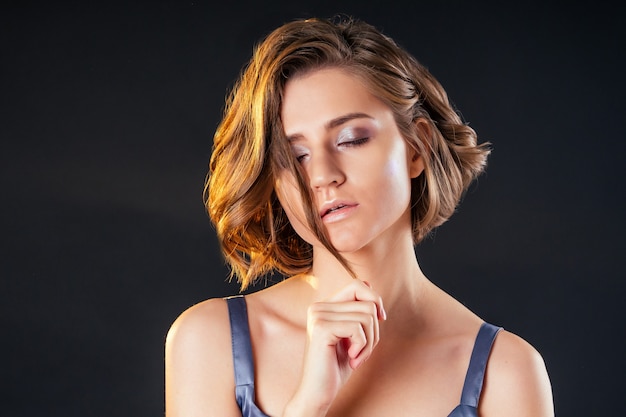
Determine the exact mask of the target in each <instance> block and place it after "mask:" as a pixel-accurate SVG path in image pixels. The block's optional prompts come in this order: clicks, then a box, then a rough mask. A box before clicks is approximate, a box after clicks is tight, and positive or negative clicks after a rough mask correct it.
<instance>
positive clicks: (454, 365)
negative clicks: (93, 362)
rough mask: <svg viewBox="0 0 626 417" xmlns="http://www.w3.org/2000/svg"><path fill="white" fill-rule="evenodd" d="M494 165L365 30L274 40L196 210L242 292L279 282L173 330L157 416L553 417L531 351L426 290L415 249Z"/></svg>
mask: <svg viewBox="0 0 626 417" xmlns="http://www.w3.org/2000/svg"><path fill="white" fill-rule="evenodd" d="M488 153H489V149H488V147H487V145H486V144H482V145H478V144H477V139H476V134H475V132H474V131H473V129H471V128H470V127H469V126H467V125H466V124H464V123H463V122H462V121H461V119H460V118H459V116H458V115H457V113H456V112H455V111H454V109H453V108H452V106H451V105H450V103H449V102H448V99H447V96H446V93H445V91H444V90H443V88H442V87H441V86H440V85H439V83H438V82H437V81H436V80H435V79H434V78H433V77H432V75H431V74H429V72H428V71H427V70H426V69H425V68H424V67H423V66H421V65H420V64H419V63H418V62H417V61H416V60H415V59H414V58H413V57H412V56H410V55H409V54H408V53H407V52H405V51H404V50H403V49H402V48H400V47H398V46H397V45H396V44H395V43H394V42H393V41H392V40H391V39H389V38H388V37H386V36H385V35H383V34H381V33H380V32H379V31H377V30H376V29H375V28H373V27H372V26H370V25H368V24H366V23H364V22H359V21H355V20H347V21H339V22H332V21H325V20H317V19H310V20H304V21H294V22H290V23H287V24H285V25H284V26H282V27H280V28H278V29H276V30H275V31H274V32H273V33H271V34H270V35H269V36H268V37H267V38H266V39H265V40H264V42H263V43H261V44H260V45H259V46H258V47H257V48H256V50H255V53H254V56H253V58H252V60H251V62H250V63H249V65H248V66H247V68H246V69H245V71H244V73H243V74H242V76H241V79H240V80H239V82H238V84H237V85H236V87H235V88H234V90H233V92H232V94H231V97H230V100H229V101H228V103H227V107H226V111H225V115H224V118H223V121H222V123H221V124H220V126H219V127H218V129H217V132H216V134H215V138H214V149H213V155H212V159H211V163H210V175H209V179H208V182H207V200H206V205H207V210H208V212H209V214H210V216H211V219H212V221H213V223H214V225H215V227H216V230H217V234H218V237H219V239H220V242H221V245H222V250H223V253H224V255H225V257H226V259H227V261H228V262H229V264H230V265H231V267H232V270H233V274H234V275H235V276H236V277H237V278H238V279H239V281H240V283H241V287H242V290H243V289H245V288H246V287H247V286H248V285H249V284H250V283H251V282H253V281H254V280H255V279H256V278H259V277H261V276H263V275H265V274H266V273H269V272H271V271H278V272H280V273H281V274H283V275H285V276H288V277H289V278H287V279H285V280H283V281H282V282H280V283H278V284H276V285H273V286H271V287H269V288H266V289H264V290H261V291H258V292H255V293H253V294H251V295H247V296H245V298H244V297H241V296H239V297H231V298H228V299H210V300H207V301H205V302H202V303H199V304H197V305H195V306H193V307H191V308H190V309H188V310H187V311H185V312H184V313H183V314H182V315H181V316H180V317H179V318H178V319H177V320H176V322H175V323H174V324H173V326H172V328H171V330H170V332H169V334H168V338H167V343H166V414H167V416H168V417H175V416H223V417H228V416H265V415H268V416H342V417H347V416H359V417H366V416H417V415H419V416H448V415H450V416H476V415H480V416H483V417H489V416H503V415H506V416H509V417H514V416H535V417H541V416H552V415H553V405H552V396H551V388H550V382H549V379H548V376H547V373H546V369H545V366H544V364H543V360H542V358H541V356H540V355H539V354H538V353H537V352H536V350H535V349H533V347H531V346H530V345H529V344H528V343H526V342H525V341H524V340H522V339H521V338H519V337H518V336H516V335H513V334H511V333H509V332H507V331H504V330H501V329H500V328H497V327H495V326H492V325H489V324H486V323H484V322H483V320H482V319H480V318H479V317H478V316H476V315H475V314H474V313H472V312H471V311H469V310H468V309H467V308H466V307H464V306H463V305H462V304H461V303H459V302H458V301H456V300H454V299H453V298H452V297H451V296H449V295H448V294H446V293H445V292H443V291H442V290H441V289H439V288H438V287H437V286H435V285H434V284H433V283H432V282H431V281H429V280H428V279H427V278H426V276H424V274H423V273H422V271H421V270H420V267H419V264H418V261H417V259H416V256H415V252H414V245H415V244H417V243H419V242H420V241H421V240H422V239H423V238H424V237H425V236H426V235H427V234H428V233H429V232H430V231H432V230H433V228H435V227H437V226H439V225H441V224H442V223H443V222H445V221H446V220H447V219H448V218H449V217H450V216H451V214H452V213H453V212H454V210H455V208H456V206H457V204H458V202H459V200H460V198H461V196H462V194H463V192H464V191H465V190H466V189H467V187H468V185H469V184H470V182H471V181H472V180H473V179H474V178H475V177H476V176H477V175H479V174H480V173H481V172H482V170H483V168H484V166H485V162H486V158H487V155H488ZM487 360H488V361H487Z"/></svg>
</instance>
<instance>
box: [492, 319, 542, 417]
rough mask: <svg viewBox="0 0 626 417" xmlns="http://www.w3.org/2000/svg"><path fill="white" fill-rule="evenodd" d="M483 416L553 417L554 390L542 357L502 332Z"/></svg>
mask: <svg viewBox="0 0 626 417" xmlns="http://www.w3.org/2000/svg"><path fill="white" fill-rule="evenodd" d="M480 415H481V416H483V417H490V416H502V415H507V416H511V417H515V416H520V417H521V416H536V417H552V416H554V405H553V400H552V388H551V385H550V379H549V377H548V372H547V371H546V366H545V363H544V361H543V358H542V356H541V355H540V354H539V352H538V351H537V350H536V349H535V348H534V347H533V346H531V345H530V344H529V343H528V342H527V341H525V340H524V339H522V338H521V337H519V336H517V335H515V334H513V333H511V332H508V331H504V330H503V331H501V332H500V333H499V334H498V336H497V337H496V340H495V342H494V344H493V349H492V351H491V356H490V358H489V362H488V365H487V371H486V374H485V382H484V388H483V393H482V397H481V401H480Z"/></svg>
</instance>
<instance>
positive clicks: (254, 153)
mask: <svg viewBox="0 0 626 417" xmlns="http://www.w3.org/2000/svg"><path fill="white" fill-rule="evenodd" d="M323 67H336V68H341V69H343V70H345V71H348V72H350V73H351V74H354V75H355V76H358V77H360V78H361V80H362V81H363V82H364V84H365V85H366V86H367V88H368V89H369V91H370V92H371V93H372V94H373V95H374V96H376V97H377V98H378V99H380V100H381V101H382V102H384V103H385V104H386V105H388V106H389V107H390V108H391V109H392V111H393V113H394V117H395V120H396V123H397V125H398V128H399V130H400V132H401V133H402V135H403V137H404V138H405V139H406V141H407V143H408V144H409V145H410V146H411V147H413V148H414V149H416V150H417V151H418V152H419V154H420V155H421V156H422V157H423V158H424V164H425V169H424V173H423V174H422V175H420V176H419V177H418V178H416V179H414V180H413V183H412V195H411V207H412V211H411V212H412V216H411V217H412V227H413V240H414V242H415V243H418V242H420V241H421V240H423V239H424V237H425V236H427V235H428V233H429V232H430V231H432V229H433V228H435V227H437V226H439V225H441V224H442V223H444V222H445V221H446V220H447V219H448V218H449V217H450V216H451V215H452V214H453V213H454V211H455V209H456V207H457V205H458V203H459V201H460V199H461V197H462V195H463V193H464V192H465V190H467V187H468V186H469V184H470V183H471V182H472V180H474V179H475V178H476V176H478V175H479V174H480V173H481V172H482V171H483V169H484V167H485V164H486V159H487V156H488V154H489V148H488V144H481V145H478V144H477V137H476V133H475V132H474V130H473V129H472V128H470V127H469V126H468V125H467V124H465V123H464V122H463V121H462V120H461V118H460V116H459V115H458V114H457V112H456V111H455V109H454V108H453V107H452V105H451V104H450V102H449V100H448V97H447V94H446V92H445V90H444V89H443V88H442V86H441V85H440V84H439V82H438V81H437V80H436V79H435V78H434V77H433V76H432V75H431V74H430V73H429V72H428V70H427V69H426V68H425V67H423V66H422V65H421V64H420V63H418V61H417V60H415V58H413V57H412V56H411V55H410V54H408V53H407V52H406V51H405V50H404V49H402V48H400V47H399V46H398V45H396V44H395V43H394V42H393V40H391V39H390V38H388V37H387V36H385V35H383V34H382V33H381V32H379V31H378V30H377V29H375V28H374V27H372V26H371V25H369V24H367V23H364V22H360V21H356V20H351V19H347V20H341V21H337V22H333V21H326V20H318V19H309V20H298V21H294V22H290V23H287V24H285V25H283V26H281V27H279V28H278V29H276V30H275V31H273V32H272V33H270V34H269V35H268V36H267V38H266V39H265V40H264V41H263V42H262V43H261V44H260V45H258V46H257V47H256V49H255V52H254V54H253V57H252V59H251V60H250V62H249V63H248V65H247V66H246V68H245V70H244V72H243V74H242V76H241V78H240V79H239V80H238V81H237V83H236V84H235V87H234V88H233V90H232V92H231V94H230V96H229V99H228V100H227V102H226V108H225V112H224V117H223V119H222V122H221V123H220V125H219V127H218V128H217V131H216V133H215V137H214V140H213V154H212V156H211V161H210V164H209V174H208V178H207V182H206V185H205V204H206V208H207V211H208V213H209V216H210V218H211V220H212V222H213V224H214V225H215V228H216V231H217V236H218V239H219V241H220V244H221V249H222V251H223V254H224V256H225V258H226V261H227V262H228V263H229V264H230V266H231V270H232V273H233V275H234V276H236V277H237V279H238V280H239V282H240V284H241V288H242V290H243V289H245V288H246V287H247V286H248V285H249V284H251V283H252V282H253V281H254V280H255V279H257V278H259V277H261V276H263V275H265V274H266V273H268V272H270V271H273V270H277V271H278V272H280V273H282V274H284V275H292V274H297V273H302V272H306V271H307V270H308V269H310V267H311V263H312V248H311V246H310V245H309V244H308V243H307V242H305V241H304V240H302V239H301V238H300V237H299V236H298V235H297V234H296V232H295V231H294V230H293V228H292V227H291V225H290V224H289V221H288V220H287V216H286V214H285V212H284V211H283V209H282V207H281V206H280V203H279V202H278V199H277V197H276V194H275V192H274V185H275V181H276V178H277V174H278V172H279V170H282V169H289V170H290V171H291V172H292V173H293V175H294V177H295V178H296V179H297V181H298V184H299V186H300V191H301V195H302V198H303V201H304V207H305V210H306V213H307V221H308V223H309V226H310V227H311V229H312V230H313V231H314V232H315V234H316V235H317V237H318V239H319V240H320V242H322V244H324V245H325V246H326V247H327V248H328V249H329V250H330V251H331V253H333V254H334V255H335V256H336V257H337V259H339V260H340V262H342V263H343V264H344V266H345V267H346V268H347V269H348V270H350V268H349V265H348V264H347V263H346V261H345V260H344V259H343V258H342V257H341V255H340V254H339V253H337V251H336V250H335V249H334V248H333V247H332V245H331V244H330V241H329V239H328V237H327V235H326V232H325V230H324V227H323V226H322V223H321V220H320V219H319V215H318V213H317V210H316V209H315V207H314V206H313V204H312V201H313V199H312V195H311V190H310V189H309V186H308V183H307V181H306V180H305V177H304V174H303V173H302V172H301V171H300V168H299V165H298V164H297V163H295V160H294V157H293V155H292V152H291V150H290V148H289V146H288V143H287V141H286V139H285V134H284V130H283V127H282V123H281V120H280V110H281V105H282V95H283V90H284V86H285V83H286V81H287V80H288V79H289V78H290V77H293V76H295V75H296V74H302V73H304V72H307V71H311V70H315V69H319V68H323ZM420 118H421V119H424V120H425V121H426V122H427V125H428V127H429V128H428V129H421V130H420V129H418V127H417V126H418V124H417V123H416V120H418V119H420Z"/></svg>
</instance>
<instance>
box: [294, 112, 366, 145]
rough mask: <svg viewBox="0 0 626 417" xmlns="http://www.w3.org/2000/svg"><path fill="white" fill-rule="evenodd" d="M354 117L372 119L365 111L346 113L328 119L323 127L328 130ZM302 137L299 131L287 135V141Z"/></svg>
mask: <svg viewBox="0 0 626 417" xmlns="http://www.w3.org/2000/svg"><path fill="white" fill-rule="evenodd" d="M354 119H373V117H372V116H370V115H369V114H367V113H348V114H344V115H343V116H339V117H336V118H334V119H332V120H330V121H329V122H327V123H326V124H325V125H324V128H325V129H326V130H330V129H333V128H335V127H338V126H341V125H342V124H345V123H347V122H349V121H350V120H354ZM302 137H303V135H302V134H301V133H295V134H293V135H289V136H287V141H288V142H292V141H294V140H296V139H300V138H302Z"/></svg>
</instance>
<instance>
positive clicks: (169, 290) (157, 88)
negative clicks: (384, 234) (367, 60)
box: [0, 1, 626, 417]
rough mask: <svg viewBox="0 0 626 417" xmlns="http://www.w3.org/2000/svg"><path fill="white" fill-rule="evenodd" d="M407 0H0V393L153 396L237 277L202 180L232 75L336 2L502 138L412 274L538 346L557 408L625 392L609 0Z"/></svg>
mask: <svg viewBox="0 0 626 417" xmlns="http://www.w3.org/2000/svg"><path fill="white" fill-rule="evenodd" d="M404 3H405V2H397V3H396V2H392V1H370V2H367V1H354V2H348V1H344V2H341V1H340V2H337V1H319V2H316V3H315V5H313V4H307V3H305V2H297V1H292V2H277V1H275V2H242V1H228V2H225V3H224V4H217V3H216V4H214V5H210V4H208V2H189V1H185V2H183V1H181V2H173V1H172V2H162V1H161V2H159V1H155V2H150V3H148V2H146V3H130V2H129V3H119V4H116V3H111V2H106V3H105V2H103V3H96V2H88V1H84V2H76V3H68V2H48V3H46V4H34V3H30V4H29V3H24V2H15V3H14V4H13V5H4V6H2V9H1V13H0V24H1V26H0V27H1V29H0V31H1V32H0V34H1V39H0V42H1V43H0V47H1V51H2V66H1V71H2V78H1V80H2V81H1V82H2V85H1V88H2V90H1V93H0V102H1V103H2V107H1V114H2V123H1V125H0V135H1V136H0V137H1V138H2V148H1V150H0V169H1V172H2V177H1V186H2V188H1V193H2V216H1V219H2V220H1V223H0V227H1V229H0V230H1V236H2V239H1V245H2V246H1V247H0V250H1V252H0V253H1V259H2V262H1V266H0V274H1V281H0V297H1V300H0V301H1V305H0V325H1V330H2V336H1V343H0V358H1V359H2V366H1V367H0V381H1V387H0V388H1V389H0V399H1V401H0V404H2V405H1V406H0V407H1V410H2V411H1V412H0V413H1V414H2V415H6V416H16V417H17V416H65V417H69V416H81V417H84V416H154V415H162V413H163V344H164V339H165V335H166V333H167V330H168V327H169V325H170V324H171V322H172V321H173V320H174V319H175V318H176V316H177V315H178V314H180V313H181V312H182V311H183V310H184V309H186V308H187V307H189V306H191V305H192V304H194V303H197V302H199V301H201V300H203V299H206V298H209V297H219V296H225V295H228V294H233V293H236V292H237V291H238V289H237V286H236V284H235V283H228V281H227V277H228V270H227V269H226V268H225V266H224V264H223V261H222V259H221V257H220V254H219V253H218V250H217V249H216V240H215V236H214V232H213V229H212V227H211V225H210V223H209V221H208V218H207V216H206V215H205V213H204V211H203V205H202V199H201V194H202V187H203V181H204V176H205V174H206V164H207V161H208V158H209V155H210V146H211V137H212V134H213V131H214V129H215V127H216V125H217V123H218V121H219V117H220V115H221V110H222V106H223V99H224V97H225V95H226V92H227V90H228V88H229V87H230V86H231V85H232V83H233V81H234V79H235V78H236V76H237V74H238V73H239V71H240V68H241V67H242V65H243V64H244V63H245V62H246V61H247V59H248V58H249V56H250V54H251V51H252V46H253V44H254V43H255V42H256V41H258V40H259V39H260V38H261V37H262V36H263V35H265V34H266V33H267V32H268V31H269V30H271V29H273V28H274V27H276V26H278V25H280V24H282V23H284V22H286V21H289V20H291V19H293V18H297V17H311V16H321V17H327V16H331V15H333V14H335V13H346V14H351V15H354V16H356V17H359V18H362V19H364V20H366V21H369V22H370V23H373V24H374V25H376V26H378V27H379V28H381V29H382V30H383V31H384V32H386V33H387V34H389V35H391V36H392V37H393V38H394V39H396V40H397V41H398V43H400V44H401V45H403V46H405V47H406V48H407V49H408V50H410V51H411V52H412V53H413V54H414V55H415V56H416V57H417V58H418V59H419V60H420V61H422V62H423V63H424V64H425V65H426V66H427V67H428V68H429V69H430V70H431V72H433V74H434V75H435V76H436V77H438V79H439V80H440V81H441V82H442V84H443V85H444V86H445V87H446V88H447V90H448V93H449V95H450V98H451V99H452V101H453V102H454V103H455V104H456V105H457V107H458V108H459V109H460V110H461V112H462V114H463V116H464V118H465V120H466V121H468V122H469V123H470V125H471V126H472V127H474V128H475V129H476V130H477V131H478V133H479V136H480V138H481V139H482V140H488V141H490V142H492V143H493V149H494V150H493V154H492V156H491V157H490V161H489V167H488V169H487V173H486V174H485V175H483V176H482V177H481V178H480V180H479V181H478V182H477V183H476V184H475V185H473V186H472V187H471V190H470V191H469V193H468V194H467V195H466V197H465V199H464V201H463V202H462V204H461V205H460V207H459V210H458V212H457V213H456V214H455V215H454V216H453V218H452V219H451V220H450V221H449V222H448V223H447V224H445V225H444V226H442V227H441V228H440V229H439V230H438V231H437V233H436V234H435V235H434V236H433V238H431V239H429V240H428V241H426V242H425V243H423V244H422V245H420V246H419V247H418V249H417V252H418V255H419V258H420V261H421V264H422V267H423V269H424V270H425V272H426V274H427V275H428V276H429V277H430V278H431V279H432V280H433V281H434V282H436V283H437V284H439V285H440V286H441V287H443V288H444V289H446V290H447V291H448V292H450V293H451V294H453V295H454V296H456V297H457V298H458V299H459V300H461V301H462V302H463V303H465V304H466V305H468V306H469V307H470V308H472V309H473V310H474V311H476V312H477V313H478V314H479V315H481V316H482V317H483V318H485V319H486V320H488V321H491V322H493V323H495V324H499V325H502V326H504V327H505V328H507V329H509V330H511V331H513V332H516V333H518V334H520V335H522V336H523V337H524V338H526V339H527V340H528V341H529V342H531V343H532V344H533V345H534V346H535V347H536V348H537V349H538V350H539V351H540V352H541V353H542V354H543V356H544V358H545V361H546V364H547V367H548V370H549V373H550V375H551V379H552V383H553V389H554V396H555V403H556V410H557V414H558V415H560V416H591V415H597V416H600V415H609V414H610V415H616V413H618V414H619V413H620V412H623V410H624V406H625V405H626V404H625V401H624V395H623V391H624V388H625V385H624V383H623V382H622V381H623V374H624V371H626V369H625V366H624V365H625V363H624V362H625V361H624V351H625V350H626V349H624V347H625V346H624V325H623V320H624V313H623V308H624V303H625V301H626V298H625V297H624V290H625V285H624V278H625V277H624V273H623V270H622V256H623V255H622V254H623V253H624V249H625V247H624V244H623V242H622V238H623V236H624V221H623V219H622V216H623V214H624V211H625V210H624V209H625V204H624V195H623V193H624V187H623V183H622V171H623V167H624V164H623V161H622V160H623V158H624V157H625V152H624V151H625V148H626V146H625V144H624V143H625V139H626V138H625V135H624V117H623V114H624V106H623V105H622V103H623V102H624V94H625V93H626V89H625V88H624V66H623V63H622V61H623V55H624V50H625V42H624V40H625V36H624V35H625V28H624V27H625V25H624V21H625V19H624V17H625V14H624V12H623V11H622V9H618V8H617V7H609V6H608V5H604V4H602V3H601V2H593V3H590V2H587V4H581V5H575V3H574V2H572V3H565V2H564V3H562V4H560V5H558V4H556V3H543V2H537V3H535V4H533V3H528V2H524V3H523V4H517V3H516V4H515V5H509V4H508V3H507V2H493V3H476V2H462V1H458V2H457V1H443V2H419V1H414V2H411V3H410V4H408V5H407V4H404Z"/></svg>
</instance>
